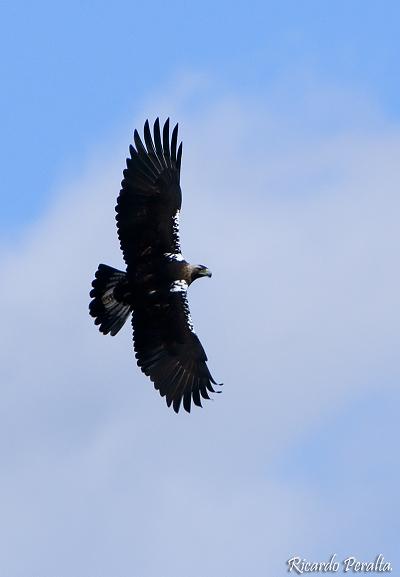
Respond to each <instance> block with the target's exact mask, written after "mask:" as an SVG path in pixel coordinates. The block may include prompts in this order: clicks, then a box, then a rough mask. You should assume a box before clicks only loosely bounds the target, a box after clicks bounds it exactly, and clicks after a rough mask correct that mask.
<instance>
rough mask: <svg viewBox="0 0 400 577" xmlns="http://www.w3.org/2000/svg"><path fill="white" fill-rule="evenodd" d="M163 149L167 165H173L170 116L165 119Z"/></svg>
mask: <svg viewBox="0 0 400 577" xmlns="http://www.w3.org/2000/svg"><path fill="white" fill-rule="evenodd" d="M163 151H164V158H165V162H166V163H167V166H169V167H171V153H170V150H169V118H167V120H166V121H165V124H164V128H163Z"/></svg>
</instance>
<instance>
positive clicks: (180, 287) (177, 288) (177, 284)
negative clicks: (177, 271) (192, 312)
mask: <svg viewBox="0 0 400 577" xmlns="http://www.w3.org/2000/svg"><path fill="white" fill-rule="evenodd" d="M187 288H188V284H187V282H186V281H185V280H176V281H174V282H173V283H172V284H171V286H170V288H169V290H170V292H171V293H183V292H186V291H187Z"/></svg>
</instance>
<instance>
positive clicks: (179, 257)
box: [164, 252, 185, 262]
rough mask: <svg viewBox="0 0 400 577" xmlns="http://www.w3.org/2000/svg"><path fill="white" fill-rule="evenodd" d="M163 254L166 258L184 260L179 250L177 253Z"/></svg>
mask: <svg viewBox="0 0 400 577" xmlns="http://www.w3.org/2000/svg"><path fill="white" fill-rule="evenodd" d="M164 256H166V257H167V259H168V260H175V261H178V262H182V261H184V260H185V259H184V258H183V256H182V255H181V253H180V252H178V253H173V252H165V253H164Z"/></svg>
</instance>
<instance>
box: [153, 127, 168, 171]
mask: <svg viewBox="0 0 400 577" xmlns="http://www.w3.org/2000/svg"><path fill="white" fill-rule="evenodd" d="M154 144H155V147H156V151H157V158H158V160H159V161H160V162H161V164H162V166H163V168H167V165H166V164H165V159H164V154H163V149H162V144H161V133H160V120H159V118H156V121H155V123H154Z"/></svg>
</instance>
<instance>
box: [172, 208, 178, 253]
mask: <svg viewBox="0 0 400 577" xmlns="http://www.w3.org/2000/svg"><path fill="white" fill-rule="evenodd" d="M179 216H180V211H179V209H178V210H177V211H176V213H175V216H174V217H173V218H172V231H173V235H174V241H175V247H176V248H175V250H176V251H180V244H179Z"/></svg>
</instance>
